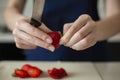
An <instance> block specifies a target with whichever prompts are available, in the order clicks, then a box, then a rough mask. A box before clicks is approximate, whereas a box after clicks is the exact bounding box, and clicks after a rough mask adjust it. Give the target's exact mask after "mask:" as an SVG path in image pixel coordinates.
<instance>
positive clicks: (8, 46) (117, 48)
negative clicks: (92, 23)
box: [0, 0, 120, 61]
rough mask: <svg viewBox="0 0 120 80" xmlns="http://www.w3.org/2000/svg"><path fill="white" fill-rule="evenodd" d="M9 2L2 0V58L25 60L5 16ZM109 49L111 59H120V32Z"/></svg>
mask: <svg viewBox="0 0 120 80" xmlns="http://www.w3.org/2000/svg"><path fill="white" fill-rule="evenodd" d="M27 1H28V2H27V5H26V7H25V11H24V15H26V16H31V15H32V0H27ZM6 4H7V0H0V60H24V59H25V55H24V50H21V49H18V48H16V46H15V43H14V39H13V36H12V33H11V32H10V31H9V30H8V29H7V28H6V25H5V21H4V18H3V11H4V9H5V6H6ZM98 4H99V5H98V9H99V15H100V17H101V19H103V18H104V17H105V15H104V5H103V0H99V2H98ZM108 42H109V44H108V50H109V53H110V54H109V56H110V59H111V61H120V34H117V35H115V36H113V37H111V38H110V39H108Z"/></svg>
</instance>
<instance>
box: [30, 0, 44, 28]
mask: <svg viewBox="0 0 120 80" xmlns="http://www.w3.org/2000/svg"><path fill="white" fill-rule="evenodd" d="M44 4H45V0H34V3H33V11H32V18H31V21H30V24H31V25H33V26H35V27H36V28H38V27H39V26H40V25H41V24H42V22H41V18H42V13H43V8H44Z"/></svg>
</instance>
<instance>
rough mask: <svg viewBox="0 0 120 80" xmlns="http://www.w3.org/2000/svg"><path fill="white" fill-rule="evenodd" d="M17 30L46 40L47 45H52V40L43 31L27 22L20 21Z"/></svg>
mask: <svg viewBox="0 0 120 80" xmlns="http://www.w3.org/2000/svg"><path fill="white" fill-rule="evenodd" d="M17 28H18V29H20V30H21V31H24V32H26V33H28V34H30V35H33V36H35V37H38V38H40V39H42V40H44V41H46V42H47V43H52V39H51V37H50V36H49V35H48V34H47V33H45V32H43V31H42V30H40V29H38V28H36V27H33V26H32V25H31V24H29V23H28V22H27V21H25V20H20V21H19V22H17Z"/></svg>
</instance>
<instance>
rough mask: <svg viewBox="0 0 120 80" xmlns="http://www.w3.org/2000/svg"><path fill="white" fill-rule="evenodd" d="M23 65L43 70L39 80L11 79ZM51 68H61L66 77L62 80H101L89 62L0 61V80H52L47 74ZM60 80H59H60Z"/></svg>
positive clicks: (26, 79)
mask: <svg viewBox="0 0 120 80" xmlns="http://www.w3.org/2000/svg"><path fill="white" fill-rule="evenodd" d="M24 64H31V65H34V66H37V67H38V68H40V69H42V70H43V74H42V75H41V76H40V77H39V78H24V79H20V78H17V77H12V76H11V74H12V73H13V71H14V70H15V69H16V68H20V67H21V66H22V65H24ZM53 67H56V68H60V67H63V68H64V69H65V70H66V72H67V73H68V76H66V77H64V78H62V80H102V79H101V77H100V76H99V73H98V72H97V70H96V69H95V68H94V65H93V63H91V62H59V61H56V62H41V61H36V62H35V61H29V62H26V61H1V62H0V80H54V79H52V78H50V77H49V76H48V74H47V70H48V69H51V68H53ZM60 80H61V79H60Z"/></svg>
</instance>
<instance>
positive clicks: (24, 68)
mask: <svg viewBox="0 0 120 80" xmlns="http://www.w3.org/2000/svg"><path fill="white" fill-rule="evenodd" d="M31 67H32V66H31V65H29V64H25V65H23V66H22V68H21V69H22V70H24V71H26V72H27V71H28V70H29V69H30V68H31Z"/></svg>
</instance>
